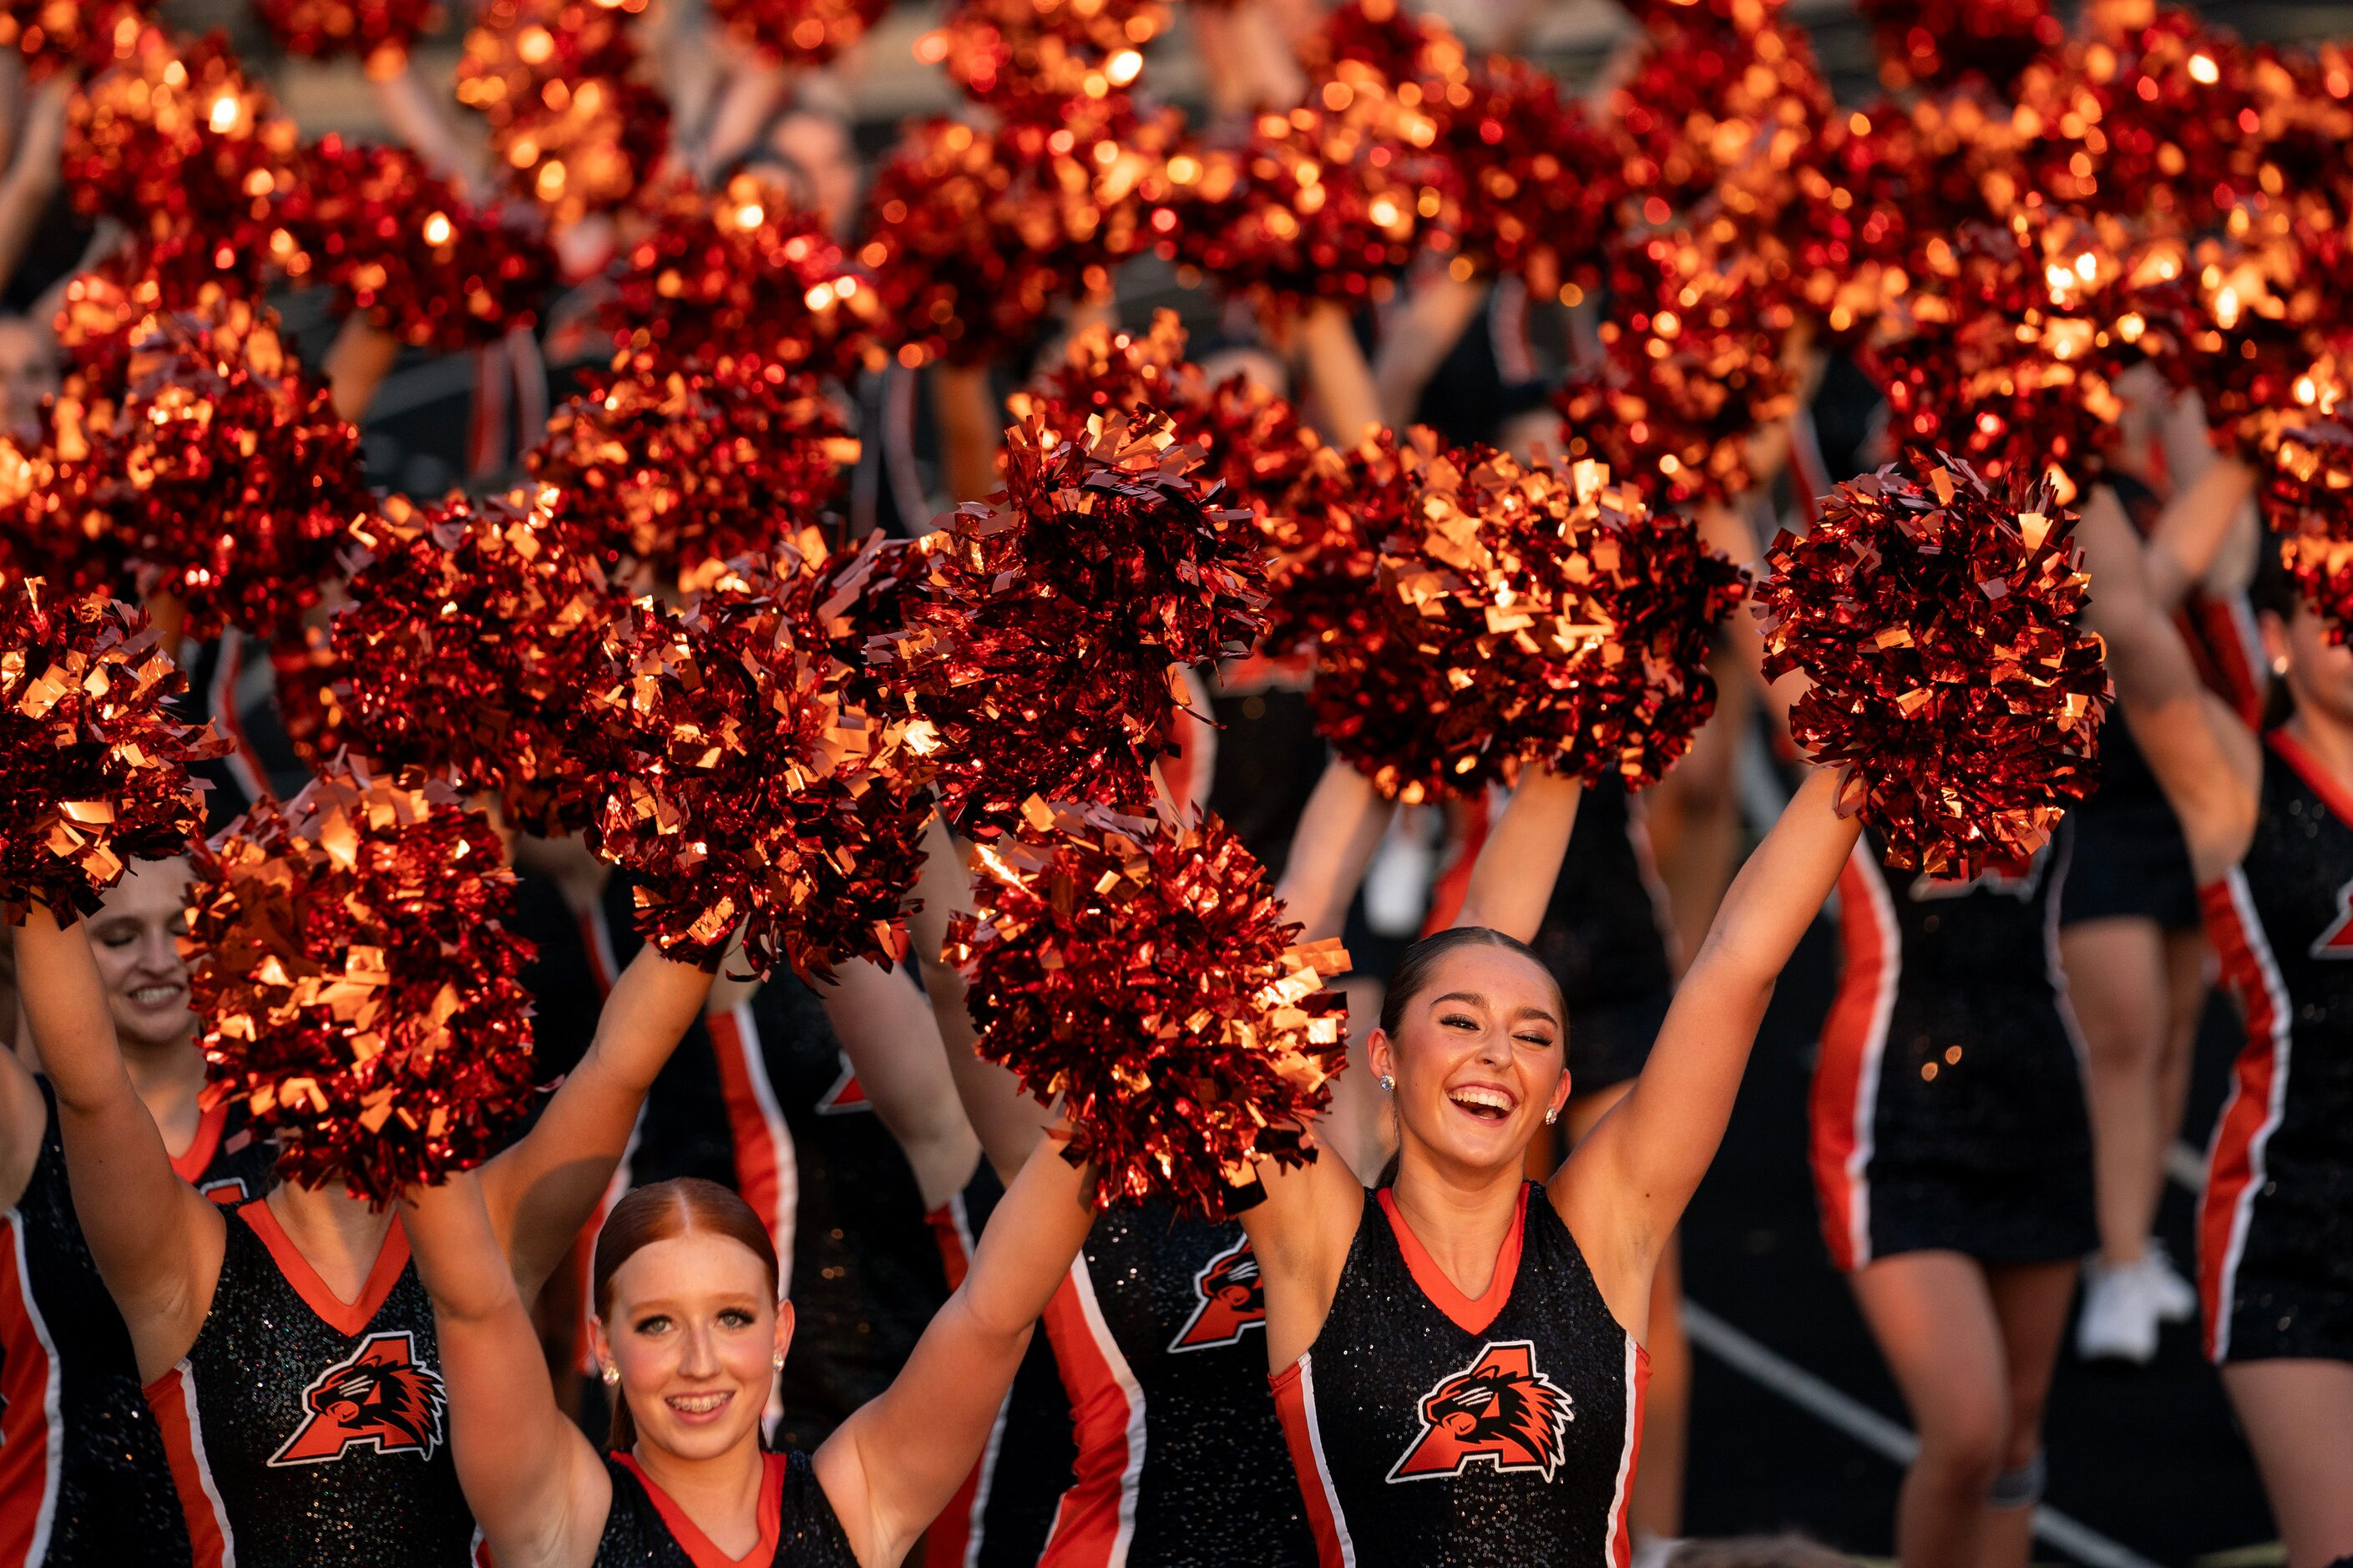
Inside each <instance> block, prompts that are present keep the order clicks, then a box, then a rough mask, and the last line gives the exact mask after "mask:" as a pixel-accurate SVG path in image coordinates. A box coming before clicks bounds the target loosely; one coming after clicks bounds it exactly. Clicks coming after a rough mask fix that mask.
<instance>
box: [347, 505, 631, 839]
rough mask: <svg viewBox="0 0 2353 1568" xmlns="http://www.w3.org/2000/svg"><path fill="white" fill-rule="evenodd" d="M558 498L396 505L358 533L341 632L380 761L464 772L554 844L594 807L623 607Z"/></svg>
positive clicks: (356, 707) (361, 721)
mask: <svg viewBox="0 0 2353 1568" xmlns="http://www.w3.org/2000/svg"><path fill="white" fill-rule="evenodd" d="M550 499H551V498H549V497H548V495H547V494H546V492H544V491H542V492H540V493H539V494H538V495H535V496H534V495H528V494H525V493H523V492H521V491H518V492H516V493H515V494H513V495H510V496H505V497H491V498H489V499H486V500H479V501H468V500H450V501H448V502H446V503H444V504H443V505H441V506H438V507H435V508H433V509H431V510H423V511H420V510H417V508H415V507H414V506H412V505H411V504H410V503H408V502H407V501H406V500H403V499H401V498H399V497H393V498H390V499H389V500H387V501H386V502H385V508H384V510H383V512H382V513H381V514H380V515H378V516H375V517H371V518H368V519H365V520H364V521H361V522H359V523H357V524H355V525H353V529H352V537H353V541H354V542H355V544H356V546H357V549H356V551H355V552H354V554H353V558H352V561H351V563H350V564H351V603H350V604H348V605H344V606H343V608H342V609H341V610H339V611H338V612H337V613H336V616H335V618H334V622H333V626H332V646H333V650H334V655H335V657H336V658H338V659H339V660H341V661H342V663H343V666H344V668H345V669H346V671H347V672H348V679H349V689H350V696H349V698H348V701H349V702H350V704H351V707H352V711H353V720H354V721H355V722H356V723H357V724H358V726H359V728H360V731H361V732H362V733H363V734H364V735H365V736H366V737H367V740H368V742H369V745H370V750H371V752H372V754H374V755H376V756H379V757H383V758H385V759H386V760H388V761H391V762H394V763H400V764H403V765H411V764H414V765H419V766H424V767H427V768H430V769H433V770H434V771H436V772H438V771H440V770H442V769H445V768H448V769H453V770H454V771H455V772H456V773H457V775H458V778H459V782H460V783H462V784H465V785H466V786H467V787H469V788H472V789H487V790H495V791H497V792H498V793H499V795H501V798H502V799H503V800H504V802H505V805H506V810H507V813H508V818H509V820H510V821H511V822H512V823H514V824H515V825H516V826H522V827H525V828H528V829H529V830H530V831H532V832H534V833H539V834H543V835H547V836H550V837H553V836H554V835H558V834H562V833H566V832H570V831H572V830H573V829H574V828H575V827H578V826H582V825H583V824H584V823H585V822H586V819H587V816H588V814H589V812H590V811H591V810H593V809H594V805H595V801H594V799H593V797H592V795H591V794H590V788H589V782H588V780H589V773H590V770H591V767H592V765H593V761H594V753H593V749H592V747H591V746H590V742H589V740H588V736H587V732H586V729H585V727H584V726H585V722H586V721H585V719H584V713H585V710H586V706H587V703H588V700H589V697H590V688H591V687H592V686H593V685H594V684H595V683H596V681H597V680H599V679H602V677H603V664H602V650H601V643H600V640H599V639H600V637H601V635H602V633H603V631H604V627H605V625H606V623H607V620H608V619H609V617H610V616H612V615H613V614H615V613H616V610H617V605H616V603H615V595H613V594H612V593H611V591H610V590H609V589H607V586H606V584H605V577H604V574H603V573H602V572H601V571H600V570H599V569H598V567H597V564H596V561H595V560H594V558H593V557H591V556H589V555H587V554H586V553H584V552H579V551H576V550H575V549H573V548H572V547H571V545H570V542H569V541H568V540H567V539H566V538H565V533H564V530H563V527H562V525H561V524H560V523H559V522H558V521H556V519H554V517H553V516H551V515H550V513H549V510H548V503H549V500H550Z"/></svg>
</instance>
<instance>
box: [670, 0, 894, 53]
mask: <svg viewBox="0 0 2353 1568" xmlns="http://www.w3.org/2000/svg"><path fill="white" fill-rule="evenodd" d="M890 8H891V0H712V4H711V14H712V16H714V17H715V18H717V19H718V20H719V22H721V23H722V24H723V26H725V27H726V28H727V31H728V33H729V35H730V36H731V37H733V38H735V39H736V40H738V41H740V42H742V43H744V44H748V45H750V46H751V47H754V48H755V49H758V50H759V51H760V52H761V53H763V54H765V55H766V56H768V57H769V58H772V59H776V60H781V61H783V62H784V63H785V64H786V65H801V66H821V65H824V64H826V63H827V62H828V61H829V60H831V59H832V58H834V57H835V56H836V55H838V54H839V53H841V51H842V50H844V49H846V48H849V47H850V46H851V45H852V44H855V43H857V42H858V41H859V40H860V38H863V37H865V36H866V34H867V31H868V29H870V28H871V27H872V26H874V24H875V23H876V22H879V21H881V19H882V14H883V13H884V12H885V11H888V10H889V9H890Z"/></svg>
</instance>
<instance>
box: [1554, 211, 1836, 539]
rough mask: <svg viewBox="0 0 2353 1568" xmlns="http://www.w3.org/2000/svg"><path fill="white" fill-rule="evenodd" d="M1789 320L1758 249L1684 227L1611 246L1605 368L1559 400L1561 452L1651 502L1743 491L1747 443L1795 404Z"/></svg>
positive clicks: (1747, 476)
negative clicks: (1602, 466)
mask: <svg viewBox="0 0 2353 1568" xmlns="http://www.w3.org/2000/svg"><path fill="white" fill-rule="evenodd" d="M1793 320H1794V317H1793V314H1792V312H1791V310H1789V308H1788V305H1787V303H1786V302H1784V301H1783V300H1781V299H1780V298H1778V294H1777V291H1776V290H1775V289H1773V288H1772V287H1771V285H1770V282H1769V279H1768V277H1767V269H1766V267H1765V265H1764V262H1763V258H1761V257H1759V256H1758V255H1757V254H1756V253H1754V252H1752V251H1747V250H1743V249H1741V248H1739V247H1736V246H1731V245H1726V244H1724V243H1722V241H1721V239H1720V238H1717V237H1714V236H1712V235H1711V234H1705V233H1701V234H1695V233H1694V232H1693V231H1691V230H1688V229H1678V230H1670V231H1665V232H1662V233H1657V234H1651V235H1647V236H1628V237H1625V238H1624V239H1622V240H1620V241H1618V242H1616V243H1614V244H1613V245H1612V246H1611V247H1610V313H1609V320H1608V321H1604V322H1603V323H1602V324H1601V341H1602V345H1603V349H1604V353H1603V358H1602V362H1601V363H1600V364H1599V365H1597V366H1595V367H1593V368H1592V369H1590V370H1587V371H1581V372H1579V373H1577V374H1573V375H1572V376H1570V378H1569V379H1568V381H1567V383H1566V384H1564V386H1563V388H1562V390H1561V392H1560V394H1559V396H1558V399H1557V401H1558V404H1559V406H1560V409H1561V413H1562V414H1563V416H1565V417H1566V419H1567V424H1566V425H1565V426H1564V427H1563V429H1562V433H1561V440H1562V444H1563V446H1564V447H1565V448H1566V450H1567V453H1568V455H1569V457H1571V458H1599V459H1600V460H1601V461H1603V462H1606V463H1607V464H1609V469H1610V472H1612V473H1613V474H1616V475H1617V476H1619V478H1620V479H1621V480H1622V481H1623V482H1625V483H1629V484H1631V485H1634V486H1635V487H1636V488H1637V489H1640V490H1641V492H1642V494H1643V495H1644V496H1645V497H1646V498H1647V499H1649V500H1651V502H1652V503H1653V504H1655V505H1666V504H1671V503H1678V502H1683V501H1689V500H1718V501H1720V500H1727V499H1728V498H1730V497H1732V496H1735V495H1737V494H1739V493H1740V492H1741V491H1743V490H1745V489H1748V488H1749V486H1750V485H1751V484H1752V483H1753V482H1754V477H1753V475H1752V473H1751V471H1750V466H1749V440H1750V437H1753V436H1754V435H1755V434H1756V432H1757V427H1758V426H1761V425H1764V424H1766V423H1767V422H1769V421H1772V420H1775V419H1779V418H1782V417H1784V416H1787V415H1788V413H1789V412H1790V410H1791V409H1792V408H1793V407H1795V406H1796V402H1797V387H1796V380H1795V378H1794V376H1793V375H1792V374H1790V372H1789V370H1788V367H1787V366H1786V365H1785V364H1784V363H1782V356H1783V351H1784V349H1785V348H1786V346H1787V342H1788V332H1789V328H1790V325H1791V323H1792V321H1793Z"/></svg>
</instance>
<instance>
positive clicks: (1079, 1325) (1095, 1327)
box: [1039, 1204, 1315, 1568]
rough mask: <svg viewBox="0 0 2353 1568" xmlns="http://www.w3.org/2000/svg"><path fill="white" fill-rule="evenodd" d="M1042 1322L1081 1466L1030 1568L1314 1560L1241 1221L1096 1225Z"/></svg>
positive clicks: (1165, 1211)
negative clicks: (1271, 1390) (1269, 1378)
mask: <svg viewBox="0 0 2353 1568" xmlns="http://www.w3.org/2000/svg"><path fill="white" fill-rule="evenodd" d="M1045 1323H1046V1333H1047V1338H1048V1339H1049V1340H1050V1342H1051V1343H1052V1345H1053V1349H1054V1362H1055V1365H1056V1366H1057V1368H1059V1369H1060V1373H1061V1379H1062V1387H1063V1390H1064V1392H1065V1393H1066V1394H1068V1396H1069V1399H1070V1404H1071V1426H1072V1430H1073V1433H1074V1435H1075V1436H1076V1440H1077V1444H1078V1458H1077V1463H1076V1467H1075V1476H1074V1479H1073V1480H1072V1483H1071V1489H1070V1490H1069V1491H1068V1492H1067V1493H1065V1494H1064V1496H1063V1498H1062V1500H1061V1505H1060V1509H1059V1510H1058V1511H1057V1513H1056V1515H1055V1519H1054V1529H1053V1533H1052V1535H1051V1536H1050V1538H1049V1540H1048V1542H1047V1544H1046V1550H1045V1553H1044V1555H1043V1556H1042V1557H1041V1558H1040V1559H1039V1564H1040V1568H1110V1565H1116V1564H1120V1563H1125V1564H1127V1565H1128V1568H1147V1565H1154V1564H1172V1565H1173V1564H1176V1563H1185V1564H1189V1565H1191V1568H1219V1565H1221V1564H1224V1565H1231V1568H1243V1565H1244V1564H1250V1565H1254V1568H1262V1565H1281V1564H1287V1563H1297V1564H1306V1563H1313V1562H1314V1560H1315V1553H1314V1540H1313V1538H1312V1537H1311V1536H1310V1535H1309V1534H1308V1530H1307V1521H1306V1516H1305V1513H1304V1512H1303V1509H1302V1507H1301V1500H1300V1497H1299V1491H1298V1489H1297V1487H1295V1486H1294V1485H1293V1483H1292V1480H1291V1477H1290V1475H1289V1468H1288V1465H1287V1463H1286V1461H1285V1459H1284V1455H1283V1444H1282V1427H1281V1426H1280V1424H1279V1423H1278V1422H1277V1421H1276V1418H1275V1413H1274V1401H1273V1400H1272V1399H1271V1397H1270V1396H1269V1394H1268V1391H1267V1385H1266V1336H1265V1326H1266V1297H1265V1292H1264V1290H1263V1288H1262V1287H1261V1283H1260V1280H1259V1273H1258V1259H1257V1258H1255V1257H1253V1256H1252V1255H1251V1253H1250V1244H1249V1242H1248V1241H1247V1240H1246V1239H1245V1238H1244V1237H1243V1235H1242V1228H1241V1226H1240V1225H1239V1224H1236V1223H1233V1222H1231V1221H1226V1222H1222V1223H1219V1222H1213V1221H1208V1220H1200V1219H1189V1218H1184V1217H1180V1216H1179V1215H1177V1214H1176V1211H1175V1210H1173V1209H1171V1208H1169V1207H1168V1206H1167V1205H1163V1204H1147V1205H1145V1206H1144V1207H1142V1208H1139V1209H1133V1210H1121V1211H1115V1212H1113V1213H1109V1214H1105V1215H1102V1216H1101V1217H1099V1218H1098V1219H1097V1220H1096V1221H1095V1226H1094V1229H1093V1230H1092V1232H1091V1233H1090V1234H1089V1236H1088V1237H1087V1244H1086V1247H1085V1249H1084V1250H1083V1251H1082V1252H1081V1253H1080V1255H1079V1258H1078V1261H1077V1262H1076V1263H1074V1264H1073V1265H1072V1266H1071V1276H1070V1278H1069V1279H1067V1280H1065V1281H1064V1282H1063V1285H1062V1288H1061V1289H1060V1290H1059V1291H1057V1292H1056V1293H1055V1296H1054V1300H1053V1302H1052V1304H1051V1305H1050V1306H1049V1307H1048V1308H1047V1309H1046V1319H1045Z"/></svg>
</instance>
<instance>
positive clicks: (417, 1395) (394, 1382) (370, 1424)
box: [269, 1330, 447, 1465]
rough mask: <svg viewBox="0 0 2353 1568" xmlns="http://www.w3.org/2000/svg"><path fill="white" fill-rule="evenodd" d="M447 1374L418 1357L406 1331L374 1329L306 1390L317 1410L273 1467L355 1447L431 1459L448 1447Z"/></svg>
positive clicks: (306, 1404)
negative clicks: (444, 1431) (444, 1416)
mask: <svg viewBox="0 0 2353 1568" xmlns="http://www.w3.org/2000/svg"><path fill="white" fill-rule="evenodd" d="M446 1403H447V1401H446V1399H445V1397H444V1396H443V1394H442V1391H441V1374H440V1373H438V1372H436V1371H435V1370H434V1369H433V1368H431V1367H429V1366H426V1365H422V1364H420V1363H418V1361H417V1342H416V1340H415V1339H414V1338H413V1337H412V1336H411V1335H410V1334H409V1333H408V1332H407V1331H406V1330H403V1331H399V1332H396V1333H383V1334H370V1335H369V1336H368V1337H367V1338H366V1339H365V1340H364V1341H363V1342H361V1344H360V1348H359V1349H358V1350H357V1351H356V1352H353V1354H352V1355H351V1356H350V1357H349V1358H348V1359H346V1360H343V1361H340V1362H337V1363H335V1364H334V1365H332V1366H331V1367H329V1368H328V1369H327V1370H326V1371H324V1372H322V1373H320V1374H319V1375H318V1376H317V1377H316V1378H313V1379H312V1380H311V1386H310V1387H308V1388H306V1389H304V1390H303V1391H302V1405H303V1408H304V1409H306V1410H308V1411H309V1412H310V1415H309V1416H308V1417H307V1418H306V1419H305V1420H304V1421H303V1423H302V1425H301V1426H300V1427H298V1428H297V1429H296V1430H295V1433H294V1436H291V1437H289V1438H287V1439H286V1442H285V1445H284V1447H280V1449H279V1450H278V1452H276V1453H275V1454H272V1455H270V1456H269V1462H270V1463H271V1464H273V1465H323V1464H326V1463H329V1462H330V1461H332V1460H335V1459H340V1458H343V1455H344V1454H345V1453H346V1452H348V1451H349V1450H351V1449H353V1448H355V1447H369V1448H374V1449H375V1451H376V1452H377V1453H379V1454H402V1453H413V1454H415V1455H416V1456H417V1458H421V1459H429V1458H432V1457H433V1455H434V1452H435V1450H437V1449H438V1448H439V1447H441V1412H442V1408H443V1406H444V1405H445V1404H446Z"/></svg>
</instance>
